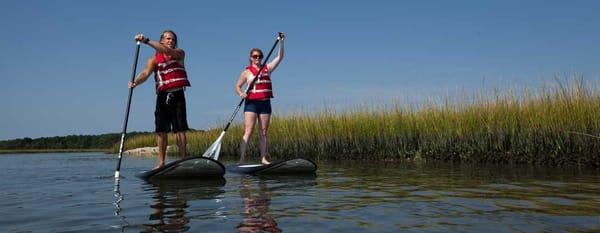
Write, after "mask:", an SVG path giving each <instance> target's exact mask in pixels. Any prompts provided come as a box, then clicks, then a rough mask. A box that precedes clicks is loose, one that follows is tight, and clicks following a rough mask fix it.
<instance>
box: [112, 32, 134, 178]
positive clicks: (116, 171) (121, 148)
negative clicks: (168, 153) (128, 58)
mask: <svg viewBox="0 0 600 233" xmlns="http://www.w3.org/2000/svg"><path fill="white" fill-rule="evenodd" d="M139 56H140V42H139V41H138V42H137V45H136V47H135V61H134V62H133V71H132V72H131V82H133V81H135V70H136V68H137V63H138V57H139ZM132 95H133V88H129V96H128V97H127V108H126V109H125V120H124V121H123V132H122V133H121V145H120V146H119V162H117V169H116V170H115V179H119V171H120V170H121V160H122V158H123V146H124V144H125V134H126V133H127V121H128V120H129V109H130V107H131V96H132Z"/></svg>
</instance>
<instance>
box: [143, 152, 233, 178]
mask: <svg viewBox="0 0 600 233" xmlns="http://www.w3.org/2000/svg"><path fill="white" fill-rule="evenodd" d="M223 175H225V167H224V166H223V164H221V163H220V162H219V161H217V160H214V159H211V158H206V157H202V156H194V157H187V158H184V159H181V160H177V161H173V162H170V163H168V164H167V165H165V166H163V167H161V168H158V169H153V170H149V171H145V172H141V173H139V174H137V177H139V178H142V179H145V180H148V179H172V178H190V179H191V178H214V177H223Z"/></svg>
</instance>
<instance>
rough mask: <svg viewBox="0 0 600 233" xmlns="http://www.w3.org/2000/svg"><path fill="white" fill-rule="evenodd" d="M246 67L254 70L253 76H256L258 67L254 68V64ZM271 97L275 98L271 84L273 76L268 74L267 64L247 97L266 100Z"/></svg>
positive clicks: (251, 70)
mask: <svg viewBox="0 0 600 233" xmlns="http://www.w3.org/2000/svg"><path fill="white" fill-rule="evenodd" d="M246 69H248V70H250V72H252V75H253V77H256V74H257V73H258V69H256V68H254V67H253V66H248V67H246ZM248 84H250V82H248ZM269 98H273V90H272V86H271V78H270V77H269V75H268V70H267V66H265V67H264V68H263V70H262V72H260V76H259V77H258V79H257V80H256V82H254V86H253V87H252V89H251V90H250V93H249V94H248V97H246V99H248V100H264V99H269Z"/></svg>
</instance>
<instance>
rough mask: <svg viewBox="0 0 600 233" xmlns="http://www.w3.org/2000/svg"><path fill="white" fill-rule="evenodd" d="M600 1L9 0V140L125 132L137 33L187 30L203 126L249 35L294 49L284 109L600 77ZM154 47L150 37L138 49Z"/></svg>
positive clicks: (196, 111)
mask: <svg viewBox="0 0 600 233" xmlns="http://www.w3.org/2000/svg"><path fill="white" fill-rule="evenodd" d="M599 9H600V1H591V0H590V1H533V0H532V1H504V0H503V1H410V2H409V1H315V0H305V1H153V0H147V1H74V0H73V1H67V0H64V1H31V0H22V1H21V0H19V1H15V0H5V1H3V2H2V7H1V8H0V26H1V28H2V29H1V30H0V35H1V37H2V40H1V43H0V48H1V51H2V53H3V55H2V56H0V80H2V84H1V85H0V109H1V120H0V140H4V139H14V138H22V137H32V138H37V137H45V136H63V135H71V134H100V133H109V132H120V131H121V127H122V121H123V117H124V112H125V103H126V99H127V91H128V90H127V82H128V80H129V79H130V74H131V66H132V63H133V56H134V49H135V43H134V41H133V36H134V35H135V34H136V33H144V34H146V35H148V36H150V37H151V38H153V39H157V38H158V37H159V33H160V32H161V31H163V30H164V29H172V30H174V31H176V32H177V33H178V36H179V46H180V47H181V48H183V49H184V50H185V51H186V55H187V57H186V67H187V70H188V74H189V76H190V78H191V82H192V87H191V88H189V89H188V90H187V92H186V95H187V101H188V120H189V123H190V126H191V127H192V128H195V129H207V128H217V127H222V124H223V123H224V122H225V121H226V120H227V119H228V118H229V116H230V115H231V113H232V111H233V109H234V107H235V105H236V104H237V103H238V101H239V99H238V97H237V96H236V95H235V93H234V91H233V87H234V84H235V82H236V81H237V78H238V76H239V73H240V72H241V70H242V69H243V67H244V66H246V64H247V56H248V55H247V54H248V51H249V49H250V48H253V47H260V48H262V49H263V50H268V49H269V48H270V47H271V46H272V44H273V43H274V41H275V36H276V33H277V32H278V31H284V32H286V33H287V40H286V57H285V59H284V60H283V62H282V63H281V65H280V67H279V69H278V70H277V71H276V72H275V73H274V74H273V79H274V91H275V96H276V98H275V99H274V100H273V107H274V108H275V111H276V112H277V113H281V114H285V113H289V112H291V111H292V112H293V111H296V112H298V111H312V110H314V109H322V108H323V107H324V106H327V107H330V108H334V109H340V110H342V109H344V108H347V107H352V106H359V105H363V104H385V103H391V102H393V101H394V100H396V101H397V102H398V103H400V104H409V103H411V102H412V101H415V100H416V101H418V100H423V99H428V98H435V97H439V96H445V95H447V94H448V93H450V95H452V93H461V92H463V91H465V90H466V91H470V90H475V91H476V90H481V89H485V88H521V87H529V88H536V87H540V86H542V85H543V84H544V83H548V82H552V81H553V80H554V77H555V76H557V75H558V76H562V77H564V76H565V75H570V74H575V73H577V74H581V75H583V76H584V77H585V78H586V79H587V80H591V81H598V80H600V14H599V13H598V10H599ZM265 52H266V51H265ZM153 53H154V52H153V50H152V49H150V48H149V47H147V46H142V51H141V61H145V60H146V59H147V58H148V56H150V55H152V54H153ZM142 65H143V63H140V65H139V68H138V70H139V69H141V68H142ZM153 87H154V84H153V83H152V80H149V82H146V83H144V84H143V85H142V86H140V87H139V88H136V90H135V92H134V98H133V106H132V112H131V115H130V124H129V131H152V130H153V129H154V123H153V119H154V117H153V111H154V99H155V95H154V90H153ZM239 121H240V118H239V116H238V119H237V122H239Z"/></svg>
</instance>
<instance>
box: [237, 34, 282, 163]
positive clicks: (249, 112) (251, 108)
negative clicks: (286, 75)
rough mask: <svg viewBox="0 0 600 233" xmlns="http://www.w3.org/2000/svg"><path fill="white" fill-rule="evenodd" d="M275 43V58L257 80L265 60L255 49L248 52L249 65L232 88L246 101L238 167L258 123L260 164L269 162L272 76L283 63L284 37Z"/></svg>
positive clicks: (280, 36)
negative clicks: (253, 81)
mask: <svg viewBox="0 0 600 233" xmlns="http://www.w3.org/2000/svg"><path fill="white" fill-rule="evenodd" d="M277 39H278V40H279V50H278V53H277V57H275V59H273V61H271V62H270V63H268V64H266V65H265V66H264V67H263V69H262V71H261V72H260V75H258V77H256V76H257V74H258V73H259V72H258V71H259V70H260V68H261V65H262V59H263V57H264V56H263V52H262V51H261V50H260V49H258V48H253V49H252V50H250V58H249V65H248V67H246V69H244V71H242V74H240V78H239V80H238V82H237V84H236V85H235V91H236V92H237V94H238V95H239V96H240V97H242V98H245V99H246V100H245V103H244V135H243V136H242V141H241V143H240V163H245V161H246V151H247V149H248V141H249V140H250V136H251V135H252V131H253V130H254V124H255V123H256V122H257V121H258V126H259V128H260V130H259V133H258V142H259V149H260V156H261V163H263V164H269V161H268V160H267V155H268V154H269V151H268V137H267V132H268V129H269V122H270V120H271V98H273V90H272V85H271V74H272V73H273V71H275V69H276V68H277V66H279V63H280V62H281V60H282V59H283V53H284V52H283V51H284V49H283V47H284V46H283V41H284V39H285V34H284V33H280V34H279V37H277ZM254 78H258V79H257V80H256V82H255V83H254V85H253V86H252V87H251V88H250V91H249V92H248V94H247V95H246V92H245V91H242V86H244V85H246V86H247V85H250V83H251V82H252V80H253V79H254ZM246 88H248V87H246Z"/></svg>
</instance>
